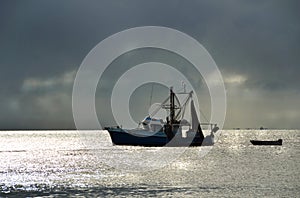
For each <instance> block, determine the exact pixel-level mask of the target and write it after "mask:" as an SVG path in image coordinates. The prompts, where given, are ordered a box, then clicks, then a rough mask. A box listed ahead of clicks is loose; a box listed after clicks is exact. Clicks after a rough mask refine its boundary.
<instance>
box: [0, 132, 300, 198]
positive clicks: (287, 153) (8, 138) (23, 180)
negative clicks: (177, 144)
mask: <svg viewBox="0 0 300 198" xmlns="http://www.w3.org/2000/svg"><path fill="white" fill-rule="evenodd" d="M88 133H89V135H90V137H91V138H95V139H97V140H100V141H101V142H102V143H103V144H101V146H99V148H98V149H97V150H96V151H95V150H91V149H89V148H86V146H85V144H84V142H83V141H82V137H81V136H80V135H79V134H78V132H76V131H2V132H0V161H1V163H0V197H1V196H21V195H22V196H60V195H78V196H80V195H83V196H85V195H88V196H110V195H111V196H116V195H120V196H171V195H172V196H177V197H182V196H190V197H197V196H202V197H208V196H209V197H211V196H214V197H224V196H240V197H249V196H250V197H251V196H254V197H256V196H272V197H273V196H274V197H282V196H288V197H293V196H295V195H297V194H299V189H300V185H299V184H300V174H299V168H300V167H299V162H300V154H299V148H300V144H299V143H300V138H299V137H300V131H296V130H290V131H285V130H276V131H269V130H263V131H258V130H257V131H255V130H239V131H233V130H227V131H223V132H222V136H221V137H220V139H219V141H218V143H217V144H216V145H215V146H214V147H213V149H212V150H211V151H210V152H209V154H208V155H207V156H205V157H203V158H201V157H200V154H199V148H188V149H187V150H186V151H185V152H184V154H183V155H181V156H180V157H179V158H177V159H175V161H174V162H173V163H171V164H169V165H167V166H165V167H160V168H159V169H157V170H153V171H148V172H126V171H121V169H122V167H119V168H118V169H116V168H114V167H110V166H109V165H107V164H109V163H105V161H108V160H111V162H114V160H115V161H116V162H117V161H123V162H124V163H131V162H130V161H127V160H128V156H131V157H132V156H133V157H134V156H135V155H136V154H141V153H142V154H143V153H156V152H157V151H158V150H159V149H158V148H145V147H120V146H114V147H112V146H111V142H110V139H109V136H108V134H107V133H105V132H103V131H89V132H88ZM279 138H282V139H283V141H284V142H283V146H267V147H265V146H253V145H251V144H250V142H249V140H250V139H279ZM165 149H169V150H170V152H172V150H174V148H173V149H172V148H171V149H170V148H165ZM176 149H184V148H176ZM176 149H175V150H176ZM95 154H96V155H95ZM99 157H100V158H101V157H103V159H105V160H103V159H102V160H99ZM157 163H158V162H151V161H149V162H148V163H147V165H151V164H156V165H157Z"/></svg>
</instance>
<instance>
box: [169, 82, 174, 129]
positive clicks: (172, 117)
mask: <svg viewBox="0 0 300 198" xmlns="http://www.w3.org/2000/svg"><path fill="white" fill-rule="evenodd" d="M174 97H175V94H174V92H173V88H172V87H171V88H170V124H171V125H172V124H174V123H175V118H174V117H175V101H174Z"/></svg>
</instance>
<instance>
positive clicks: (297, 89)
mask: <svg viewBox="0 0 300 198" xmlns="http://www.w3.org/2000/svg"><path fill="white" fill-rule="evenodd" d="M299 7H300V2H299V1H297V0H285V1H282V0H252V1H243V0H228V1H218V0H190V1H178V0H165V1H158V0H152V1H146V0H114V1H111V0H105V1H104V0H100V1H93V0H91V1H85V0H44V1H40V0H27V1H22V0H19V1H15V0H2V1H0V68H1V72H0V101H1V102H0V129H3V130H4V129H74V128H75V124H74V120H73V114H72V89H73V82H74V78H75V76H76V72H77V70H78V68H79V66H80V65H81V63H82V61H83V59H84V58H85V57H86V55H87V54H88V53H89V52H90V51H91V49H93V48H94V47H95V46H96V45H97V44H98V43H99V42H101V41H102V40H104V39H105V38H107V37H109V36H110V35H112V34H115V33H117V32H120V31H122V30H126V29H128V28H133V27H138V26H164V27H169V28H173V29H177V30H179V31H181V32H184V33H186V34H188V35H190V36H191V37H193V38H195V39H196V40H197V41H198V42H199V43H201V44H202V45H203V46H204V47H205V48H206V50H207V51H208V52H209V53H210V55H211V56H212V57H213V59H214V61H215V62H216V64H217V66H218V68H219V70H220V72H221V74H222V77H223V79H224V83H225V87H226V93H227V112H226V119H225V124H224V128H259V127H260V126H264V127H267V128H281V129H299V128H300V122H299V120H300V108H299V107H300V78H299V74H300V54H299V52H300V45H299V44H300V21H299V19H300V16H299V15H300V13H299ZM156 52H159V51H156ZM139 53H141V54H143V53H147V50H145V51H141V52H139ZM141 54H140V55H141ZM154 54H155V53H154ZM157 54H163V52H161V53H156V56H157ZM131 55H132V56H136V57H139V56H138V55H139V54H136V52H133V53H132V54H131ZM132 56H123V57H119V58H118V60H116V62H117V63H119V66H118V65H116V66H115V68H118V67H121V65H122V64H123V63H124V64H125V63H126V64H129V63H130V61H131V59H130V57H132ZM156 56H152V58H153V57H154V58H155V57H156ZM170 56H171V55H170V54H169V55H168V54H166V55H165V59H170ZM146 59H147V58H146ZM149 61H150V60H149ZM116 62H115V63H114V64H116ZM110 75H112V76H113V75H114V72H111V74H110ZM100 83H101V82H100ZM102 85H103V84H101V86H102ZM148 87H149V86H148ZM201 88H203V93H206V92H207V91H205V85H199V89H201ZM138 92H140V91H138ZM96 97H97V98H96V106H97V109H99V110H98V112H97V113H98V115H99V114H101V111H103V108H104V107H102V106H101V102H99V101H101V95H99V94H98V95H97V94H96ZM158 98H160V97H158ZM158 98H156V99H158ZM133 101H135V102H134V103H138V100H136V99H133ZM204 101H206V99H204ZM131 103H132V101H131ZM208 103H209V101H208ZM141 105H143V104H141ZM130 106H133V105H132V104H130ZM207 106H209V105H207ZM203 108H204V111H209V108H206V107H203ZM101 109H102V110H101ZM139 109H140V108H139ZM99 111H100V112H99ZM135 112H138V111H135V110H133V112H132V114H134V113H135ZM138 114H139V115H141V112H139V113H138ZM102 115H103V114H102ZM133 117H136V116H133ZM87 128H88V127H87Z"/></svg>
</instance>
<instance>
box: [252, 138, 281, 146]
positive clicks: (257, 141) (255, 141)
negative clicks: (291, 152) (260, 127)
mask: <svg viewBox="0 0 300 198" xmlns="http://www.w3.org/2000/svg"><path fill="white" fill-rule="evenodd" d="M250 142H251V143H252V144H253V145H280V146H281V145H282V139H278V140H275V141H272V140H271V141H270V140H250Z"/></svg>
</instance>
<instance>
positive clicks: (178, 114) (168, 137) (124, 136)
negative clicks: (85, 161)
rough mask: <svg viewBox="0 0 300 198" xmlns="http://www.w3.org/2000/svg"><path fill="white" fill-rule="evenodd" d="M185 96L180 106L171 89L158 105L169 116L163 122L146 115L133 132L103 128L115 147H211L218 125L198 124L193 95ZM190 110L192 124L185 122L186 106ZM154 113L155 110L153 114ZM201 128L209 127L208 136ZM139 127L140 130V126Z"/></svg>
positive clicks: (188, 93) (118, 128)
mask: <svg viewBox="0 0 300 198" xmlns="http://www.w3.org/2000/svg"><path fill="white" fill-rule="evenodd" d="M178 94H187V95H188V96H187V97H186V99H185V100H184V102H183V105H181V104H180V101H179V99H178V97H177V96H176V94H175V93H174V92H173V89H172V88H170V96H169V97H168V98H167V99H166V100H165V101H163V102H162V103H161V105H160V106H159V109H160V108H163V109H166V110H167V111H168V112H169V115H168V116H167V117H166V121H163V120H162V119H157V118H154V117H153V115H149V116H147V117H146V118H145V119H144V120H143V121H142V122H140V124H139V126H138V128H136V129H123V128H122V127H119V126H116V127H105V128H104V129H105V130H107V131H108V132H109V135H110V137H111V140H112V142H113V144H114V145H130V146H156V147H157V146H170V147H180V146H181V147H182V146H211V145H213V144H214V134H215V133H216V132H217V131H218V130H219V127H217V124H212V123H202V124H200V122H199V120H198V117H197V113H196V109H195V106H194V102H193V98H192V94H193V92H192V91H191V92H184V93H178ZM188 104H190V107H191V110H190V112H191V122H189V121H187V120H186V119H184V114H185V110H186V106H187V105H188ZM154 112H155V113H157V112H158V110H155V111H154ZM201 125H208V126H210V135H208V136H206V137H205V136H204V134H203V131H202V128H201ZM140 126H142V127H140Z"/></svg>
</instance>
